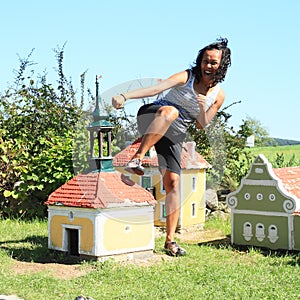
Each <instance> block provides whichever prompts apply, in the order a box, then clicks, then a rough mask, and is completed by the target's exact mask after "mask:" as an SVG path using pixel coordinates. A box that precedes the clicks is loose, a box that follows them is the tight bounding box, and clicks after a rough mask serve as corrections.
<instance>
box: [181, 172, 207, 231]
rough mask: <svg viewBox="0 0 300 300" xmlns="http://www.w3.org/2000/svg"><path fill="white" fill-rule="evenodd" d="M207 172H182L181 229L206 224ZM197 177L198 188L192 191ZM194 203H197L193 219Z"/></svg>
mask: <svg viewBox="0 0 300 300" xmlns="http://www.w3.org/2000/svg"><path fill="white" fill-rule="evenodd" d="M204 176H205V172H204V170H183V172H182V180H183V181H182V199H183V205H182V208H181V209H182V212H181V227H185V226H191V225H196V224H203V223H204V222H205V205H204V192H205V186H204V183H205V180H204ZM193 177H196V188H195V191H192V178H193ZM192 203H195V206H196V207H195V209H196V215H195V217H192Z"/></svg>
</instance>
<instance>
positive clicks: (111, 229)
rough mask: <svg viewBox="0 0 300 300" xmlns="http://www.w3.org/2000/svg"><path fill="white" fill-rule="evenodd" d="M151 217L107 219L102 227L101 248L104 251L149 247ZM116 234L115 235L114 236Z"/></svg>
mask: <svg viewBox="0 0 300 300" xmlns="http://www.w3.org/2000/svg"><path fill="white" fill-rule="evenodd" d="M152 224H153V221H152V216H146V215H145V216H135V217H132V216H128V217H126V218H125V217H123V218H122V219H118V220H117V219H115V218H107V219H106V220H105V222H104V226H103V228H104V229H103V232H104V233H103V246H104V248H105V249H106V251H113V250H119V249H125V248H126V249H134V248H143V247H147V246H149V244H150V243H151V241H152V237H153V228H152ZM116 233H117V234H116Z"/></svg>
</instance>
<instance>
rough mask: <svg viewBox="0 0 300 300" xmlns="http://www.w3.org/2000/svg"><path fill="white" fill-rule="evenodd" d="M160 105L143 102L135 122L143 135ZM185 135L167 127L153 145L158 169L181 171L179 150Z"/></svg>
mask: <svg viewBox="0 0 300 300" xmlns="http://www.w3.org/2000/svg"><path fill="white" fill-rule="evenodd" d="M160 107H161V105H156V104H152V103H150V104H145V105H143V106H142V107H141V108H140V109H139V111H138V114H137V124H138V130H139V132H140V134H142V135H144V134H145V133H146V132H147V129H148V127H149V125H150V124H151V122H152V121H153V120H154V117H155V114H156V112H157V110H158V109H159V108H160ZM185 137H186V133H182V132H178V129H176V128H175V127H174V126H172V124H171V126H170V127H169V129H168V130H167V132H166V133H165V134H164V136H162V138H161V139H160V140H159V141H158V142H157V143H156V144H155V145H154V147H155V150H156V153H157V158H158V164H159V168H160V171H161V172H162V171H163V170H169V171H171V172H174V173H177V174H180V173H181V164H180V162H181V152H182V143H183V141H184V139H185Z"/></svg>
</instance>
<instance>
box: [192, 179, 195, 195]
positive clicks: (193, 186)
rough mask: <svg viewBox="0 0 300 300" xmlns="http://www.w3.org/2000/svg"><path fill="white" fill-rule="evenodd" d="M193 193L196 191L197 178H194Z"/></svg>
mask: <svg viewBox="0 0 300 300" xmlns="http://www.w3.org/2000/svg"><path fill="white" fill-rule="evenodd" d="M192 191H193V192H195V191H196V177H193V178H192Z"/></svg>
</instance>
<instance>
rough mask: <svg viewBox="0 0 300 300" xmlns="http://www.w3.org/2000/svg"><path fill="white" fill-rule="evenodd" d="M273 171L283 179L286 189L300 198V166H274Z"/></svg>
mask: <svg viewBox="0 0 300 300" xmlns="http://www.w3.org/2000/svg"><path fill="white" fill-rule="evenodd" d="M273 171H274V173H275V175H276V176H277V177H278V178H279V179H280V180H281V182H282V184H283V186H284V188H285V189H286V191H287V192H289V193H290V194H291V195H293V196H296V197H297V198H298V199H299V200H300V166H298V167H287V168H274V169H273Z"/></svg>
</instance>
